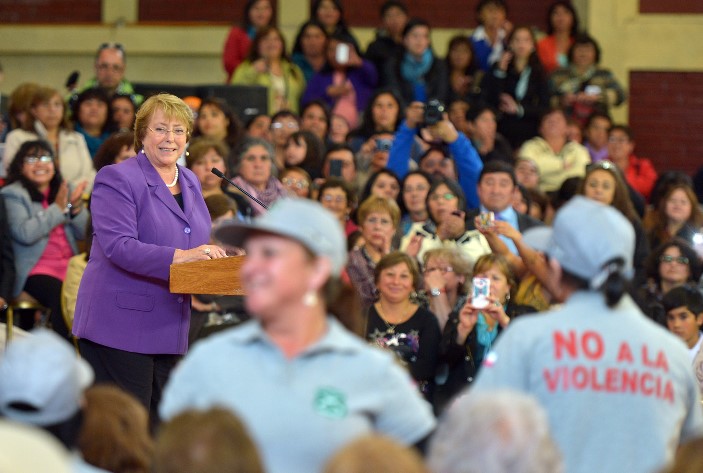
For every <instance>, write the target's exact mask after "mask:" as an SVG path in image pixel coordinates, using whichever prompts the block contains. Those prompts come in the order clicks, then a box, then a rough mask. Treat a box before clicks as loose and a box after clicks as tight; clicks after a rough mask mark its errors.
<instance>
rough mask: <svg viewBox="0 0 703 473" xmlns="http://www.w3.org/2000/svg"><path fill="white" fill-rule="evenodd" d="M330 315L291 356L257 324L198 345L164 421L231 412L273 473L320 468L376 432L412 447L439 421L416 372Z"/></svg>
mask: <svg viewBox="0 0 703 473" xmlns="http://www.w3.org/2000/svg"><path fill="white" fill-rule="evenodd" d="M327 320H328V331H327V333H326V334H325V335H324V336H323V337H322V338H321V339H320V340H319V341H318V342H316V343H315V344H314V345H312V346H311V347H309V348H308V349H307V350H305V351H304V352H303V353H301V354H300V355H298V356H296V357H295V358H292V359H287V358H286V357H285V356H284V355H283V353H282V352H281V351H280V350H279V349H278V347H277V346H276V345H274V344H273V343H272V342H271V340H270V339H269V338H268V336H267V335H266V333H265V332H264V331H263V330H262V328H261V325H260V324H259V323H258V321H251V322H247V323H245V324H244V325H242V326H240V327H238V328H235V329H232V330H229V331H226V332H223V333H221V334H218V335H215V336H213V337H211V338H209V339H207V340H204V341H202V342H199V343H198V344H196V345H195V346H194V347H193V350H192V351H191V352H190V353H189V354H188V355H187V356H186V357H185V359H184V360H183V362H182V363H181V364H180V365H179V366H178V368H177V369H176V370H175V371H174V373H173V375H172V377H171V380H170V381H169V383H168V384H167V386H166V390H165V393H164V396H163V400H162V403H161V406H160V414H161V417H162V418H163V419H169V418H171V417H173V416H175V415H176V414H178V413H179V412H181V411H183V410H186V409H192V408H195V409H207V408H210V407H213V406H223V407H227V408H230V409H232V411H234V412H235V413H236V414H237V415H238V416H239V417H240V418H241V419H242V420H243V421H244V423H245V424H246V426H247V428H248V429H249V432H250V433H251V434H252V436H253V438H254V441H255V443H256V444H257V446H258V448H259V451H260V453H261V455H262V457H263V460H264V463H265V467H266V471H268V472H269V473H297V472H300V473H311V472H315V471H321V470H322V467H323V465H324V463H325V461H326V460H327V459H328V457H329V456H330V455H331V454H333V453H334V452H335V451H336V450H337V449H338V448H340V447H341V446H343V445H345V444H346V443H348V442H349V441H351V440H353V439H355V438H357V437H359V436H361V435H364V434H366V433H370V432H374V431H375V432H379V433H382V434H386V435H389V436H390V437H393V438H395V439H396V440H398V441H400V442H402V443H404V444H413V443H415V442H417V441H419V440H421V439H423V438H424V437H425V436H427V435H428V434H429V433H430V432H431V431H432V429H433V428H434V426H435V419H434V416H433V414H432V410H431V407H430V405H429V404H428V403H426V402H425V401H424V400H423V399H422V397H421V396H420V394H419V392H418V391H417V389H416V388H415V386H414V385H413V384H412V381H411V379H410V376H409V375H408V373H407V372H405V371H404V370H403V369H402V368H401V367H400V366H399V365H398V364H397V362H396V361H395V360H394V359H393V357H392V356H391V354H389V353H387V352H384V351H382V350H380V349H378V348H375V347H371V346H369V345H367V344H366V343H365V342H364V341H363V340H361V339H360V338H358V337H356V336H354V335H352V334H351V333H349V332H347V331H346V330H345V329H344V328H343V327H342V326H341V324H340V323H339V322H338V321H336V319H334V318H332V317H328V319H327Z"/></svg>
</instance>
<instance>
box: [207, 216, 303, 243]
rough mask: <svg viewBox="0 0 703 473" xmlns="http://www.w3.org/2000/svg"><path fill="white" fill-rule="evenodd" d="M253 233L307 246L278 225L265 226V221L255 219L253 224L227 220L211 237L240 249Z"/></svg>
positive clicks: (293, 234)
mask: <svg viewBox="0 0 703 473" xmlns="http://www.w3.org/2000/svg"><path fill="white" fill-rule="evenodd" d="M255 233H268V234H270V235H277V236H281V237H284V238H290V239H292V240H295V241H297V242H299V243H300V244H301V245H303V246H305V247H306V248H307V245H306V244H305V243H304V242H303V241H302V240H301V239H300V236H298V235H296V234H295V233H294V232H292V231H289V230H288V229H285V228H283V229H282V228H281V227H280V225H277V224H276V223H273V225H270V224H267V222H266V221H264V220H261V219H256V220H254V222H253V223H244V222H240V221H238V220H235V219H232V220H227V221H225V222H223V223H222V224H221V225H220V226H219V227H217V228H216V229H215V230H214V232H213V236H214V237H215V239H216V240H217V241H220V242H222V243H224V244H225V245H231V246H237V247H242V246H243V245H244V242H246V241H247V240H248V239H249V237H250V236H251V235H252V234H255Z"/></svg>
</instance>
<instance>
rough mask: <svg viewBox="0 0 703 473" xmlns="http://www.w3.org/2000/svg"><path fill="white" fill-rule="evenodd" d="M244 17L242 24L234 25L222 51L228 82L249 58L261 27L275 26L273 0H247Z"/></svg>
mask: <svg viewBox="0 0 703 473" xmlns="http://www.w3.org/2000/svg"><path fill="white" fill-rule="evenodd" d="M242 19H243V21H242V25H241V26H233V27H232V29H231V30H229V33H228V34H227V40H225V47H224V49H223V51H222V65H223V66H224V68H225V72H226V73H227V80H226V83H229V81H230V80H232V76H233V75H234V71H235V70H236V69H237V67H238V66H239V65H240V64H241V63H242V61H244V60H245V59H246V58H247V55H248V54H249V49H250V47H251V42H252V41H253V40H254V37H255V36H256V33H257V32H258V31H259V30H260V29H261V28H264V27H266V26H273V24H274V22H275V18H274V15H273V5H272V3H271V1H270V0H247V2H246V3H245V4H244V15H242Z"/></svg>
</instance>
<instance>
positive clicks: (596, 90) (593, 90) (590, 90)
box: [584, 85, 601, 95]
mask: <svg viewBox="0 0 703 473" xmlns="http://www.w3.org/2000/svg"><path fill="white" fill-rule="evenodd" d="M584 92H585V93H586V95H600V92H601V90H600V87H599V86H597V85H587V86H586V89H585V90H584Z"/></svg>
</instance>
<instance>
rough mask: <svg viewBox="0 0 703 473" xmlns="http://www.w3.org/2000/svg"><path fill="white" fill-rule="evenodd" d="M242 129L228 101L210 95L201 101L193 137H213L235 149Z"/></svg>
mask: <svg viewBox="0 0 703 473" xmlns="http://www.w3.org/2000/svg"><path fill="white" fill-rule="evenodd" d="M242 131H243V127H242V124H241V123H240V122H239V118H237V115H236V114H235V113H234V110H232V107H230V106H229V104H228V103H227V101H225V100H224V99H221V98H219V97H208V98H206V99H204V100H203V101H202V102H201V103H200V107H199V108H198V113H197V114H196V119H195V129H194V130H193V138H198V137H201V136H204V137H206V138H212V139H214V140H219V141H222V142H224V143H225V144H226V145H227V146H228V147H229V149H235V148H236V147H237V146H238V145H239V142H240V140H241V138H242Z"/></svg>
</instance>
